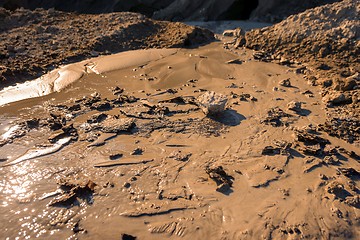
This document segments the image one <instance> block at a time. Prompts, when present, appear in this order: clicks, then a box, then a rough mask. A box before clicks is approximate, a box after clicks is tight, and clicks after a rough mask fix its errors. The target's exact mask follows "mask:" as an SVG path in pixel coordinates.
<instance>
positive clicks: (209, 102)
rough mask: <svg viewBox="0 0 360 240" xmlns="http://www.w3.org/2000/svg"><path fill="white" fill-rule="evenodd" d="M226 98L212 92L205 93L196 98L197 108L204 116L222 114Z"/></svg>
mask: <svg viewBox="0 0 360 240" xmlns="http://www.w3.org/2000/svg"><path fill="white" fill-rule="evenodd" d="M227 100H228V99H227V97H226V96H224V95H222V94H219V93H215V92H213V91H211V92H206V93H204V94H202V95H200V96H199V97H198V98H197V101H198V104H199V107H200V108H201V110H202V111H203V112H204V113H205V114H206V115H215V114H219V113H222V112H224V110H225V105H226V103H227Z"/></svg>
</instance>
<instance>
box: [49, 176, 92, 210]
mask: <svg viewBox="0 0 360 240" xmlns="http://www.w3.org/2000/svg"><path fill="white" fill-rule="evenodd" d="M59 184H60V188H61V189H62V190H63V191H64V192H63V194H62V195H60V196H59V197H57V198H55V199H53V200H52V201H51V202H50V203H49V206H53V207H72V206H73V205H75V204H76V201H78V199H83V200H86V202H87V203H88V204H92V201H93V200H92V195H93V193H94V191H95V187H96V183H94V182H93V181H91V180H86V181H82V182H81V181H80V182H77V181H75V180H71V179H61V180H60V181H59Z"/></svg>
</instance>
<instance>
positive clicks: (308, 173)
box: [0, 43, 360, 239]
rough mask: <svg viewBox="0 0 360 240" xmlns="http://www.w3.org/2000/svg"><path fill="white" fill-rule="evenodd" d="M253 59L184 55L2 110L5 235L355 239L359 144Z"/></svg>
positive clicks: (301, 85)
mask: <svg viewBox="0 0 360 240" xmlns="http://www.w3.org/2000/svg"><path fill="white" fill-rule="evenodd" d="M252 55H253V52H252V51H249V50H245V49H244V50H238V52H237V53H232V52H230V51H228V50H224V49H223V47H222V44H221V43H213V44H210V45H208V46H204V47H201V48H198V49H193V50H185V49H178V50H177V51H176V53H175V54H173V55H170V56H167V57H164V58H162V59H158V60H156V61H153V62H150V63H148V64H145V65H143V64H141V65H137V64H135V66H131V67H126V68H122V69H120V70H117V71H110V72H107V73H103V74H100V75H96V74H86V75H84V76H83V77H82V78H81V79H80V80H79V81H77V82H75V83H73V84H72V85H71V87H68V88H67V89H66V90H64V91H62V92H59V93H54V94H50V95H47V96H44V97H41V98H37V99H30V100H24V101H21V102H16V103H12V104H10V105H7V106H3V107H2V108H1V115H2V121H1V122H2V125H1V131H2V138H3V141H2V144H3V146H2V148H1V152H2V157H3V158H4V159H3V165H2V166H3V167H2V168H0V172H1V175H2V176H3V177H2V179H1V182H0V189H1V191H0V192H1V199H2V202H1V205H2V208H1V215H2V216H4V217H3V218H2V219H3V221H2V222H1V225H2V226H3V232H2V235H3V236H6V237H10V238H15V237H17V236H18V237H26V236H30V237H35V236H38V237H41V238H49V237H51V238H56V239H65V238H69V239H75V238H77V239H96V238H100V237H101V238H107V239H115V238H117V239H118V238H122V239H132V238H127V237H129V236H133V237H137V239H163V238H164V237H170V238H173V239H178V238H183V239H187V238H194V239H204V238H208V239H260V238H264V239H289V238H290V239H299V238H317V239H319V238H324V239H330V238H331V239H344V238H346V239H351V238H352V239H356V238H358V237H359V228H358V226H359V222H358V216H359V195H358V194H359V193H358V187H359V186H358V180H359V175H360V174H359V172H358V169H359V162H358V161H359V154H360V152H359V149H358V148H357V147H355V146H354V145H351V144H349V143H347V142H345V141H342V140H339V139H336V138H334V137H331V136H329V135H328V134H326V133H325V132H322V131H319V128H318V125H319V124H321V123H323V121H324V119H325V109H324V108H325V105H324V104H323V103H322V101H321V95H320V94H318V92H319V87H317V86H311V85H308V84H307V83H306V82H304V80H303V77H302V75H301V74H300V75H299V74H297V73H296V72H295V69H294V68H290V67H286V66H281V65H278V64H275V63H266V62H261V61H257V60H255V59H254V57H253V56H252ZM283 80H289V81H290V85H289V81H286V82H287V84H284V81H283ZM206 91H215V92H216V93H218V94H223V95H225V96H226V97H227V99H228V102H227V107H226V109H225V111H224V112H223V113H221V114H219V115H215V116H206V115H205V114H204V113H203V112H202V111H201V105H200V104H199V102H198V101H197V100H196V99H197V97H198V96H200V95H201V94H204V93H206ZM293 101H296V102H298V104H295V103H294V102H293ZM299 104H300V106H299ZM24 120H25V121H24ZM11 126H13V127H12V128H9V127H11ZM14 126H18V127H14ZM60 141H62V142H60ZM69 141H70V142H69ZM29 149H30V150H29ZM31 149H32V150H31ZM19 157H20V160H19ZM17 159H18V160H17ZM14 161H15V162H14ZM16 161H18V163H16ZM12 163H14V164H13V165H12ZM7 165H9V166H7ZM229 203H231V204H229Z"/></svg>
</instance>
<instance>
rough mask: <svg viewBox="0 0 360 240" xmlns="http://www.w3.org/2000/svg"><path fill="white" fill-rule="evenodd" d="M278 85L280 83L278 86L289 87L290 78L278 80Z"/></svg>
mask: <svg viewBox="0 0 360 240" xmlns="http://www.w3.org/2000/svg"><path fill="white" fill-rule="evenodd" d="M279 85H280V86H283V87H291V82H290V79H284V80H281V81H280V82H279Z"/></svg>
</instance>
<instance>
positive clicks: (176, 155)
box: [168, 150, 192, 162]
mask: <svg viewBox="0 0 360 240" xmlns="http://www.w3.org/2000/svg"><path fill="white" fill-rule="evenodd" d="M191 155H192V154H191V153H183V152H182V151H180V150H177V151H174V152H172V153H171V154H170V155H169V156H168V158H171V159H174V160H176V161H181V162H185V161H188V160H189V158H190V157H191Z"/></svg>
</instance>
